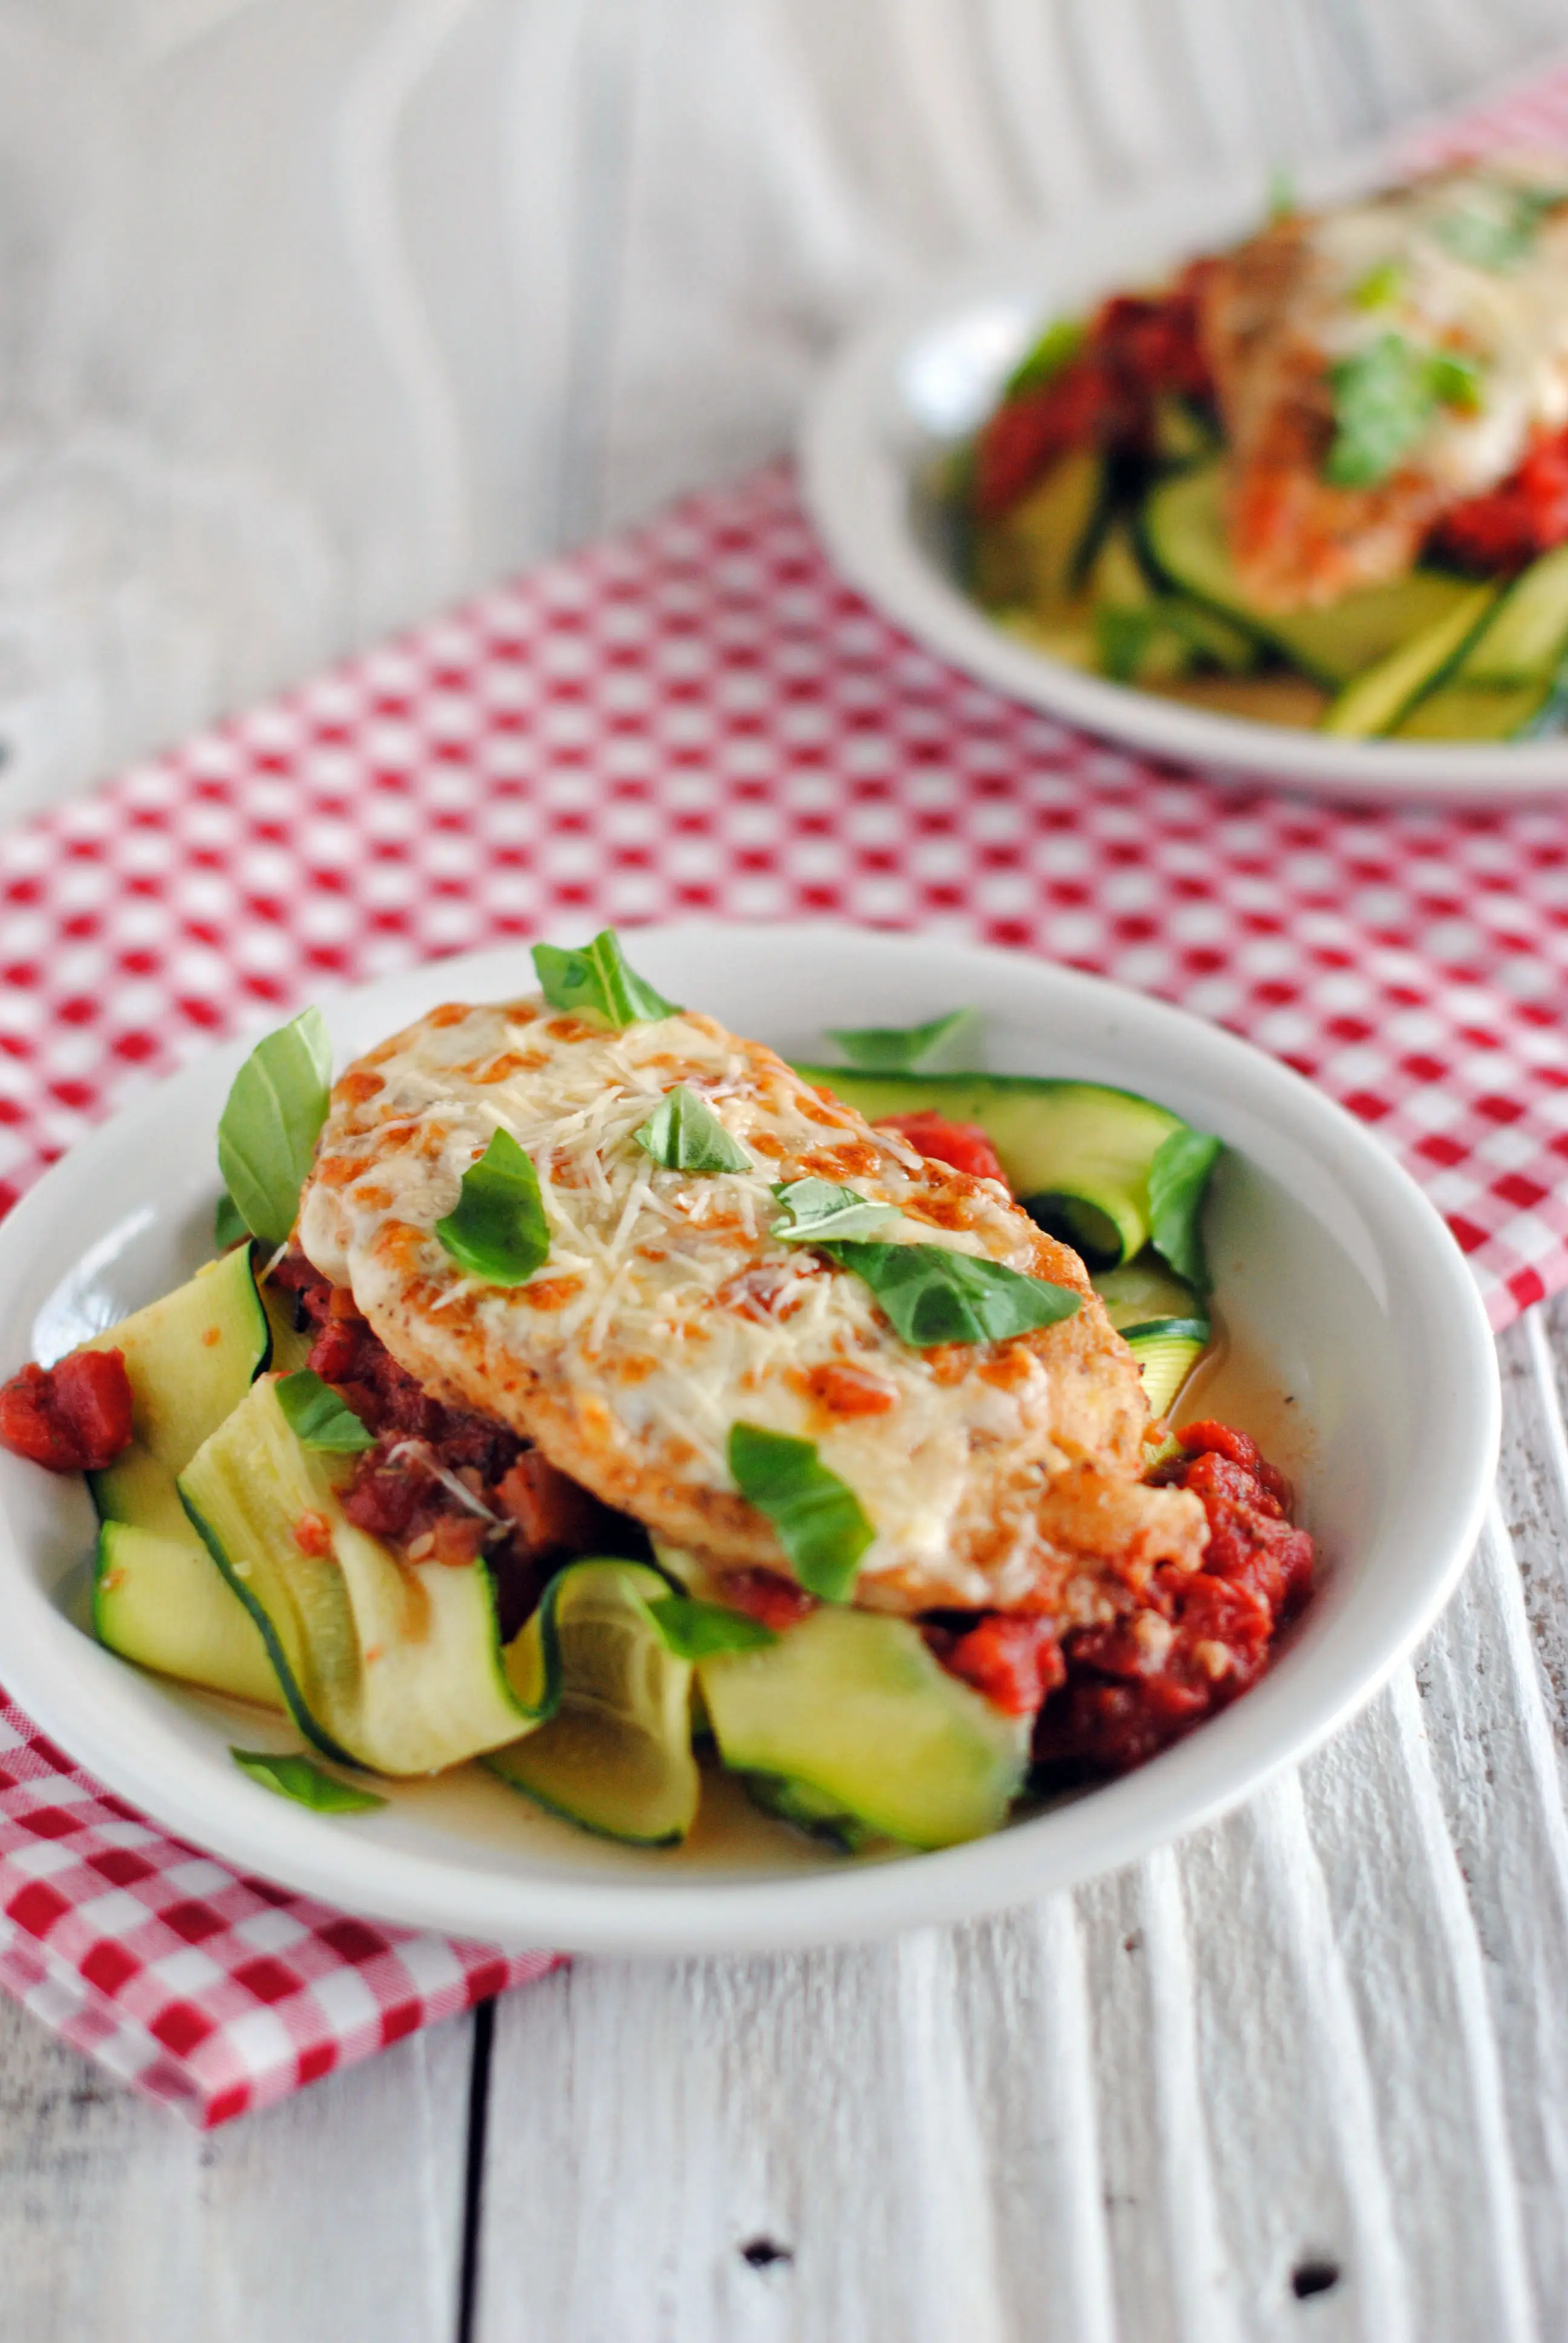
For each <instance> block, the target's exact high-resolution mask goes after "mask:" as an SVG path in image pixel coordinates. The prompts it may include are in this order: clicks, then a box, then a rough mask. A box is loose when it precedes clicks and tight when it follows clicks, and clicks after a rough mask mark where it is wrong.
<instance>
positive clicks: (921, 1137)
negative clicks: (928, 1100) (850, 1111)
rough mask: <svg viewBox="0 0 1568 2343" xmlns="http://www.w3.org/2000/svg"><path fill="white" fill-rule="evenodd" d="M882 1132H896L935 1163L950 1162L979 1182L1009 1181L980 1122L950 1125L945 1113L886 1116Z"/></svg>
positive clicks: (880, 1128) (881, 1122) (955, 1167)
mask: <svg viewBox="0 0 1568 2343" xmlns="http://www.w3.org/2000/svg"><path fill="white" fill-rule="evenodd" d="M877 1128H878V1130H879V1131H899V1132H900V1133H901V1134H902V1136H903V1137H904V1138H905V1139H907V1140H908V1141H909V1142H910V1146H911V1147H912V1148H914V1150H915V1151H916V1152H917V1153H918V1154H920V1155H923V1156H925V1157H926V1158H927V1159H928V1161H930V1162H932V1163H946V1164H948V1165H949V1166H950V1168H951V1170H953V1171H954V1172H968V1173H969V1174H970V1178H971V1179H975V1180H1001V1181H1002V1183H1003V1185H1004V1186H1005V1185H1006V1180H1005V1177H1004V1174H1003V1172H1002V1168H1001V1164H1000V1161H998V1158H997V1151H996V1149H995V1148H994V1147H993V1146H992V1145H991V1143H990V1140H989V1139H988V1138H987V1137H986V1134H985V1132H984V1131H982V1130H981V1129H980V1125H979V1123H978V1122H950V1121H948V1118H947V1116H946V1115H945V1114H932V1113H930V1112H929V1111H927V1112H923V1113H920V1114H890V1115H884V1116H883V1118H882V1120H881V1121H880V1122H879V1124H878V1125H877Z"/></svg>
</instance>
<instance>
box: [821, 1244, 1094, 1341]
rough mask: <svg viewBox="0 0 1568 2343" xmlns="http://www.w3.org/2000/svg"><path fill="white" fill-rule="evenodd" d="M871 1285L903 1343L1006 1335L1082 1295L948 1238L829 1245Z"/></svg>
mask: <svg viewBox="0 0 1568 2343" xmlns="http://www.w3.org/2000/svg"><path fill="white" fill-rule="evenodd" d="M822 1250H823V1252H825V1253H826V1254H827V1255H828V1257H829V1260H830V1261H835V1262H838V1264H839V1267H840V1269H847V1270H849V1271H851V1272H853V1274H854V1275H855V1276H856V1277H858V1278H859V1279H861V1280H862V1281H863V1282H864V1283H866V1284H867V1285H869V1287H870V1289H871V1292H873V1293H874V1294H875V1295H876V1297H877V1302H878V1304H879V1307H880V1308H881V1310H882V1311H883V1312H884V1313H885V1314H886V1316H887V1318H888V1319H889V1321H890V1323H891V1325H892V1329H893V1332H894V1333H895V1334H897V1335H898V1337H899V1339H900V1342H909V1343H910V1344H911V1345H912V1346H913V1347H914V1348H915V1349H916V1350H920V1351H929V1350H934V1349H935V1348H936V1346H937V1344H938V1343H940V1342H1005V1341H1006V1340H1007V1338H1008V1336H1009V1335H1010V1334H1026V1333H1028V1332H1030V1331H1031V1330H1032V1329H1033V1328H1035V1327H1037V1326H1054V1325H1055V1324H1056V1323H1057V1322H1058V1321H1059V1320H1060V1319H1062V1318H1070V1317H1071V1316H1072V1315H1073V1314H1074V1312H1076V1310H1077V1308H1078V1303H1079V1297H1078V1295H1077V1294H1076V1293H1074V1292H1072V1291H1071V1289H1070V1287H1068V1286H1065V1285H1050V1284H1048V1283H1047V1282H1046V1281H1045V1279H1044V1278H1041V1277H1026V1276H1025V1275H1024V1274H1023V1272H1021V1271H1020V1270H1016V1269H1009V1268H1008V1266H1007V1264H1006V1262H1000V1261H986V1260H984V1259H981V1258H980V1257H979V1256H977V1255H976V1254H974V1253H969V1252H950V1251H949V1250H948V1248H947V1247H946V1246H945V1245H923V1244H913V1245H896V1244H859V1243H844V1244H829V1245H824V1246H823V1247H822Z"/></svg>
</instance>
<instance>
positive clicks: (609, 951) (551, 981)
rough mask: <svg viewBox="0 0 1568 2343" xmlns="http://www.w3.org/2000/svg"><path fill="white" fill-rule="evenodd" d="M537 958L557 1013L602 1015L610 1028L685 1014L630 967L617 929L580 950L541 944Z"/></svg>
mask: <svg viewBox="0 0 1568 2343" xmlns="http://www.w3.org/2000/svg"><path fill="white" fill-rule="evenodd" d="M533 958H534V968H535V970H536V972H537V973H538V980H539V989H540V990H541V991H542V992H543V994H544V996H545V999H546V1000H547V1001H548V1002H549V1004H550V1007H551V1008H552V1009H562V1010H566V1011H569V1012H570V1013H571V1014H572V1015H574V1016H582V1015H584V1014H585V1013H586V1014H588V1015H591V1016H594V1017H602V1018H603V1019H604V1021H605V1022H606V1024H607V1025H614V1026H617V1027H619V1026H623V1025H641V1024H647V1023H650V1022H651V1021H653V1020H654V1019H655V1018H658V1017H678V1016H679V1014H680V1011H679V1010H678V1008H677V1007H676V1005H675V1003H674V1001H667V1000H666V999H665V997H664V995H663V993H662V992H656V991H655V990H654V989H653V987H652V985H651V984H648V983H647V982H646V981H645V980H644V979H643V978H642V977H640V976H638V974H637V972H636V970H633V969H631V968H628V966H627V960H626V954H625V953H624V952H623V951H622V950H621V948H620V938H619V937H618V935H617V934H616V931H615V930H614V929H613V928H605V929H604V930H602V931H601V932H600V933H599V934H598V935H597V936H595V938H594V940H593V941H592V943H591V944H584V945H583V946H582V947H581V948H580V950H576V951H568V950H563V949H562V947H561V946H560V945H559V944H536V945H535V946H534V954H533Z"/></svg>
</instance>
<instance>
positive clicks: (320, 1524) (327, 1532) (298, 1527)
mask: <svg viewBox="0 0 1568 2343" xmlns="http://www.w3.org/2000/svg"><path fill="white" fill-rule="evenodd" d="M294 1543H295V1544H296V1545H297V1547H298V1548H299V1551H300V1553H301V1554H330V1553H331V1552H332V1525H331V1523H329V1522H328V1521H327V1517H326V1515H325V1514H324V1513H301V1514H300V1516H299V1519H298V1520H297V1522H296V1523H295V1524H294Z"/></svg>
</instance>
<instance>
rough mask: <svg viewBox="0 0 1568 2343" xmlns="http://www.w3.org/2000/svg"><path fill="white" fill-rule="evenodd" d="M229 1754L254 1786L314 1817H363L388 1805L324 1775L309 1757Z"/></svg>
mask: <svg viewBox="0 0 1568 2343" xmlns="http://www.w3.org/2000/svg"><path fill="white" fill-rule="evenodd" d="M228 1754H229V1755H230V1756H231V1757H232V1758H233V1759H234V1762H235V1764H236V1765H237V1766H238V1767H239V1770H240V1772H241V1773H242V1774H248V1775H250V1778H251V1780H252V1781H253V1782H259V1783H260V1784H261V1785H262V1786H263V1788H264V1789H268V1790H276V1793H277V1795H278V1796H279V1797H280V1798H292V1799H293V1800H294V1803H295V1805H297V1806H308V1807H309V1808H310V1809H311V1812H312V1813H313V1814H317V1815H364V1814H368V1813H369V1812H370V1809H371V1808H372V1807H373V1806H384V1805H386V1804H387V1801H386V1799H385V1798H379V1797H377V1795H376V1793H375V1791H374V1790H357V1789H356V1788H355V1786H354V1785H353V1784H352V1782H340V1781H338V1780H337V1776H336V1775H332V1774H324V1773H323V1772H322V1770H321V1768H320V1766H319V1765H317V1764H315V1763H314V1761H313V1760H312V1759H311V1758H309V1757H275V1756H274V1755H272V1752H271V1751H270V1750H267V1749H233V1748H231V1749H230V1751H229V1753H228Z"/></svg>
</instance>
